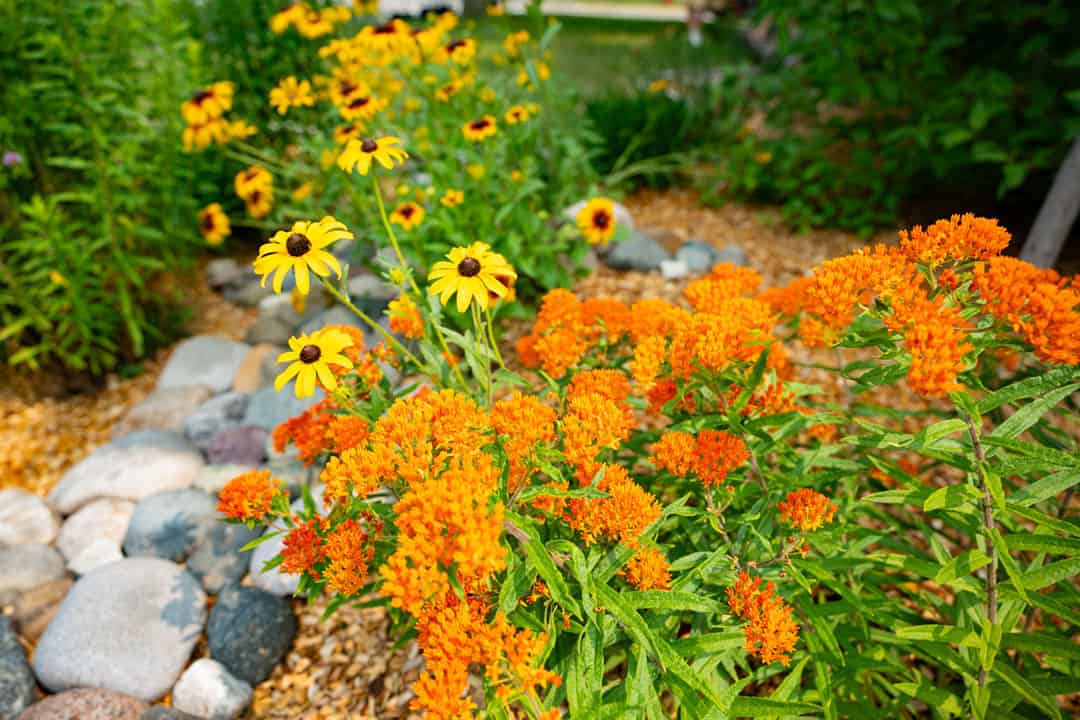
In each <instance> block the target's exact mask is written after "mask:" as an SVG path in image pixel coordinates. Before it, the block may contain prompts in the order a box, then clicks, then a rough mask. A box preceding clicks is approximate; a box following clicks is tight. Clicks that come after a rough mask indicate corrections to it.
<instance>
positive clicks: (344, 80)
mask: <svg viewBox="0 0 1080 720" xmlns="http://www.w3.org/2000/svg"><path fill="white" fill-rule="evenodd" d="M370 94H371V88H369V87H368V86H367V84H366V83H363V82H360V81H359V80H353V79H352V78H351V77H341V78H337V79H336V80H335V81H334V82H333V83H332V84H331V85H330V102H332V103H334V104H335V105H337V106H338V107H341V106H342V105H344V104H345V103H347V102H349V100H352V99H353V98H354V97H356V96H357V95H370Z"/></svg>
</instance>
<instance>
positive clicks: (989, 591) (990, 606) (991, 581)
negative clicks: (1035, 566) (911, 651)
mask: <svg viewBox="0 0 1080 720" xmlns="http://www.w3.org/2000/svg"><path fill="white" fill-rule="evenodd" d="M965 420H967V426H968V437H969V438H971V447H972V448H973V449H974V451H975V460H976V462H977V467H976V473H977V474H978V478H979V489H980V490H981V491H982V516H983V531H984V533H985V535H986V541H985V544H986V554H987V555H988V556H990V567H989V568H987V571H986V620H987V622H989V623H990V624H991V625H995V624H997V567H998V559H997V549H996V548H995V547H994V539H993V537H992V536H993V533H994V529H995V527H996V526H995V524H994V510H993V505H992V504H991V503H992V500H991V498H990V489H989V488H988V487H987V486H986V475H985V472H986V453H985V452H984V451H983V446H982V443H980V442H979V430H978V428H976V427H975V422H974V421H973V420H972V419H971V418H970V417H967V416H965ZM988 675H989V673H987V671H986V668H980V669H979V687H980V688H982V687H986V683H987V681H988V680H989V677H988Z"/></svg>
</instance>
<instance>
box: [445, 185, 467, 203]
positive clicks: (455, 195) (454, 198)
mask: <svg viewBox="0 0 1080 720" xmlns="http://www.w3.org/2000/svg"><path fill="white" fill-rule="evenodd" d="M464 201H465V193H463V192H462V191H460V190H454V189H453V188H451V189H449V190H447V191H446V192H445V193H443V196H442V198H440V199H439V202H440V203H442V205H443V207H457V206H458V205H460V204H461V203H463V202H464Z"/></svg>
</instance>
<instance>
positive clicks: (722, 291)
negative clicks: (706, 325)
mask: <svg viewBox="0 0 1080 720" xmlns="http://www.w3.org/2000/svg"><path fill="white" fill-rule="evenodd" d="M759 285H761V275H759V274H758V273H757V271H755V270H752V269H750V268H744V267H738V266H736V265H734V264H733V263H729V262H722V263H717V264H716V265H715V266H713V269H712V270H711V271H710V272H709V274H708V275H706V276H705V277H703V278H701V279H700V280H695V281H693V282H692V283H690V284H689V285H687V286H686V289H685V290H683V294H684V295H685V296H686V299H687V300H689V301H690V305H691V306H693V308H694V309H695V310H697V311H698V312H704V313H718V312H722V311H723V306H724V303H725V302H726V301H728V300H730V299H732V298H736V297H739V296H740V295H746V294H748V293H752V292H754V290H756V289H757V288H758V286H759Z"/></svg>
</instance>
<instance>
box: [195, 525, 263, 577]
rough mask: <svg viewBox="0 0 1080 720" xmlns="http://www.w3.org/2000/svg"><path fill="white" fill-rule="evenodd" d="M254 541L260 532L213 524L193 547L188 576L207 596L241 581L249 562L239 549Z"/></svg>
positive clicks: (246, 555)
mask: <svg viewBox="0 0 1080 720" xmlns="http://www.w3.org/2000/svg"><path fill="white" fill-rule="evenodd" d="M257 537H259V531H258V530H253V529H251V528H249V527H247V526H246V525H234V524H232V523H224V522H215V523H214V524H213V525H212V526H211V527H210V529H209V531H208V532H207V533H206V535H205V536H204V537H203V538H201V539H200V540H199V541H198V542H196V543H195V549H194V550H193V551H192V553H191V557H189V558H188V561H187V569H188V572H190V573H191V574H192V575H194V576H195V577H196V578H197V579H198V580H199V582H201V583H202V586H203V589H204V590H206V592H208V593H210V594H212V595H216V594H217V593H219V592H221V589H222V588H224V587H225V586H226V585H231V584H232V583H238V582H240V580H241V579H243V577H244V575H245V574H246V573H247V571H248V563H249V562H250V558H249V557H248V553H246V552H240V548H242V547H243V546H244V545H247V544H248V543H249V542H251V541H252V540H254V539H255V538H257Z"/></svg>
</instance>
